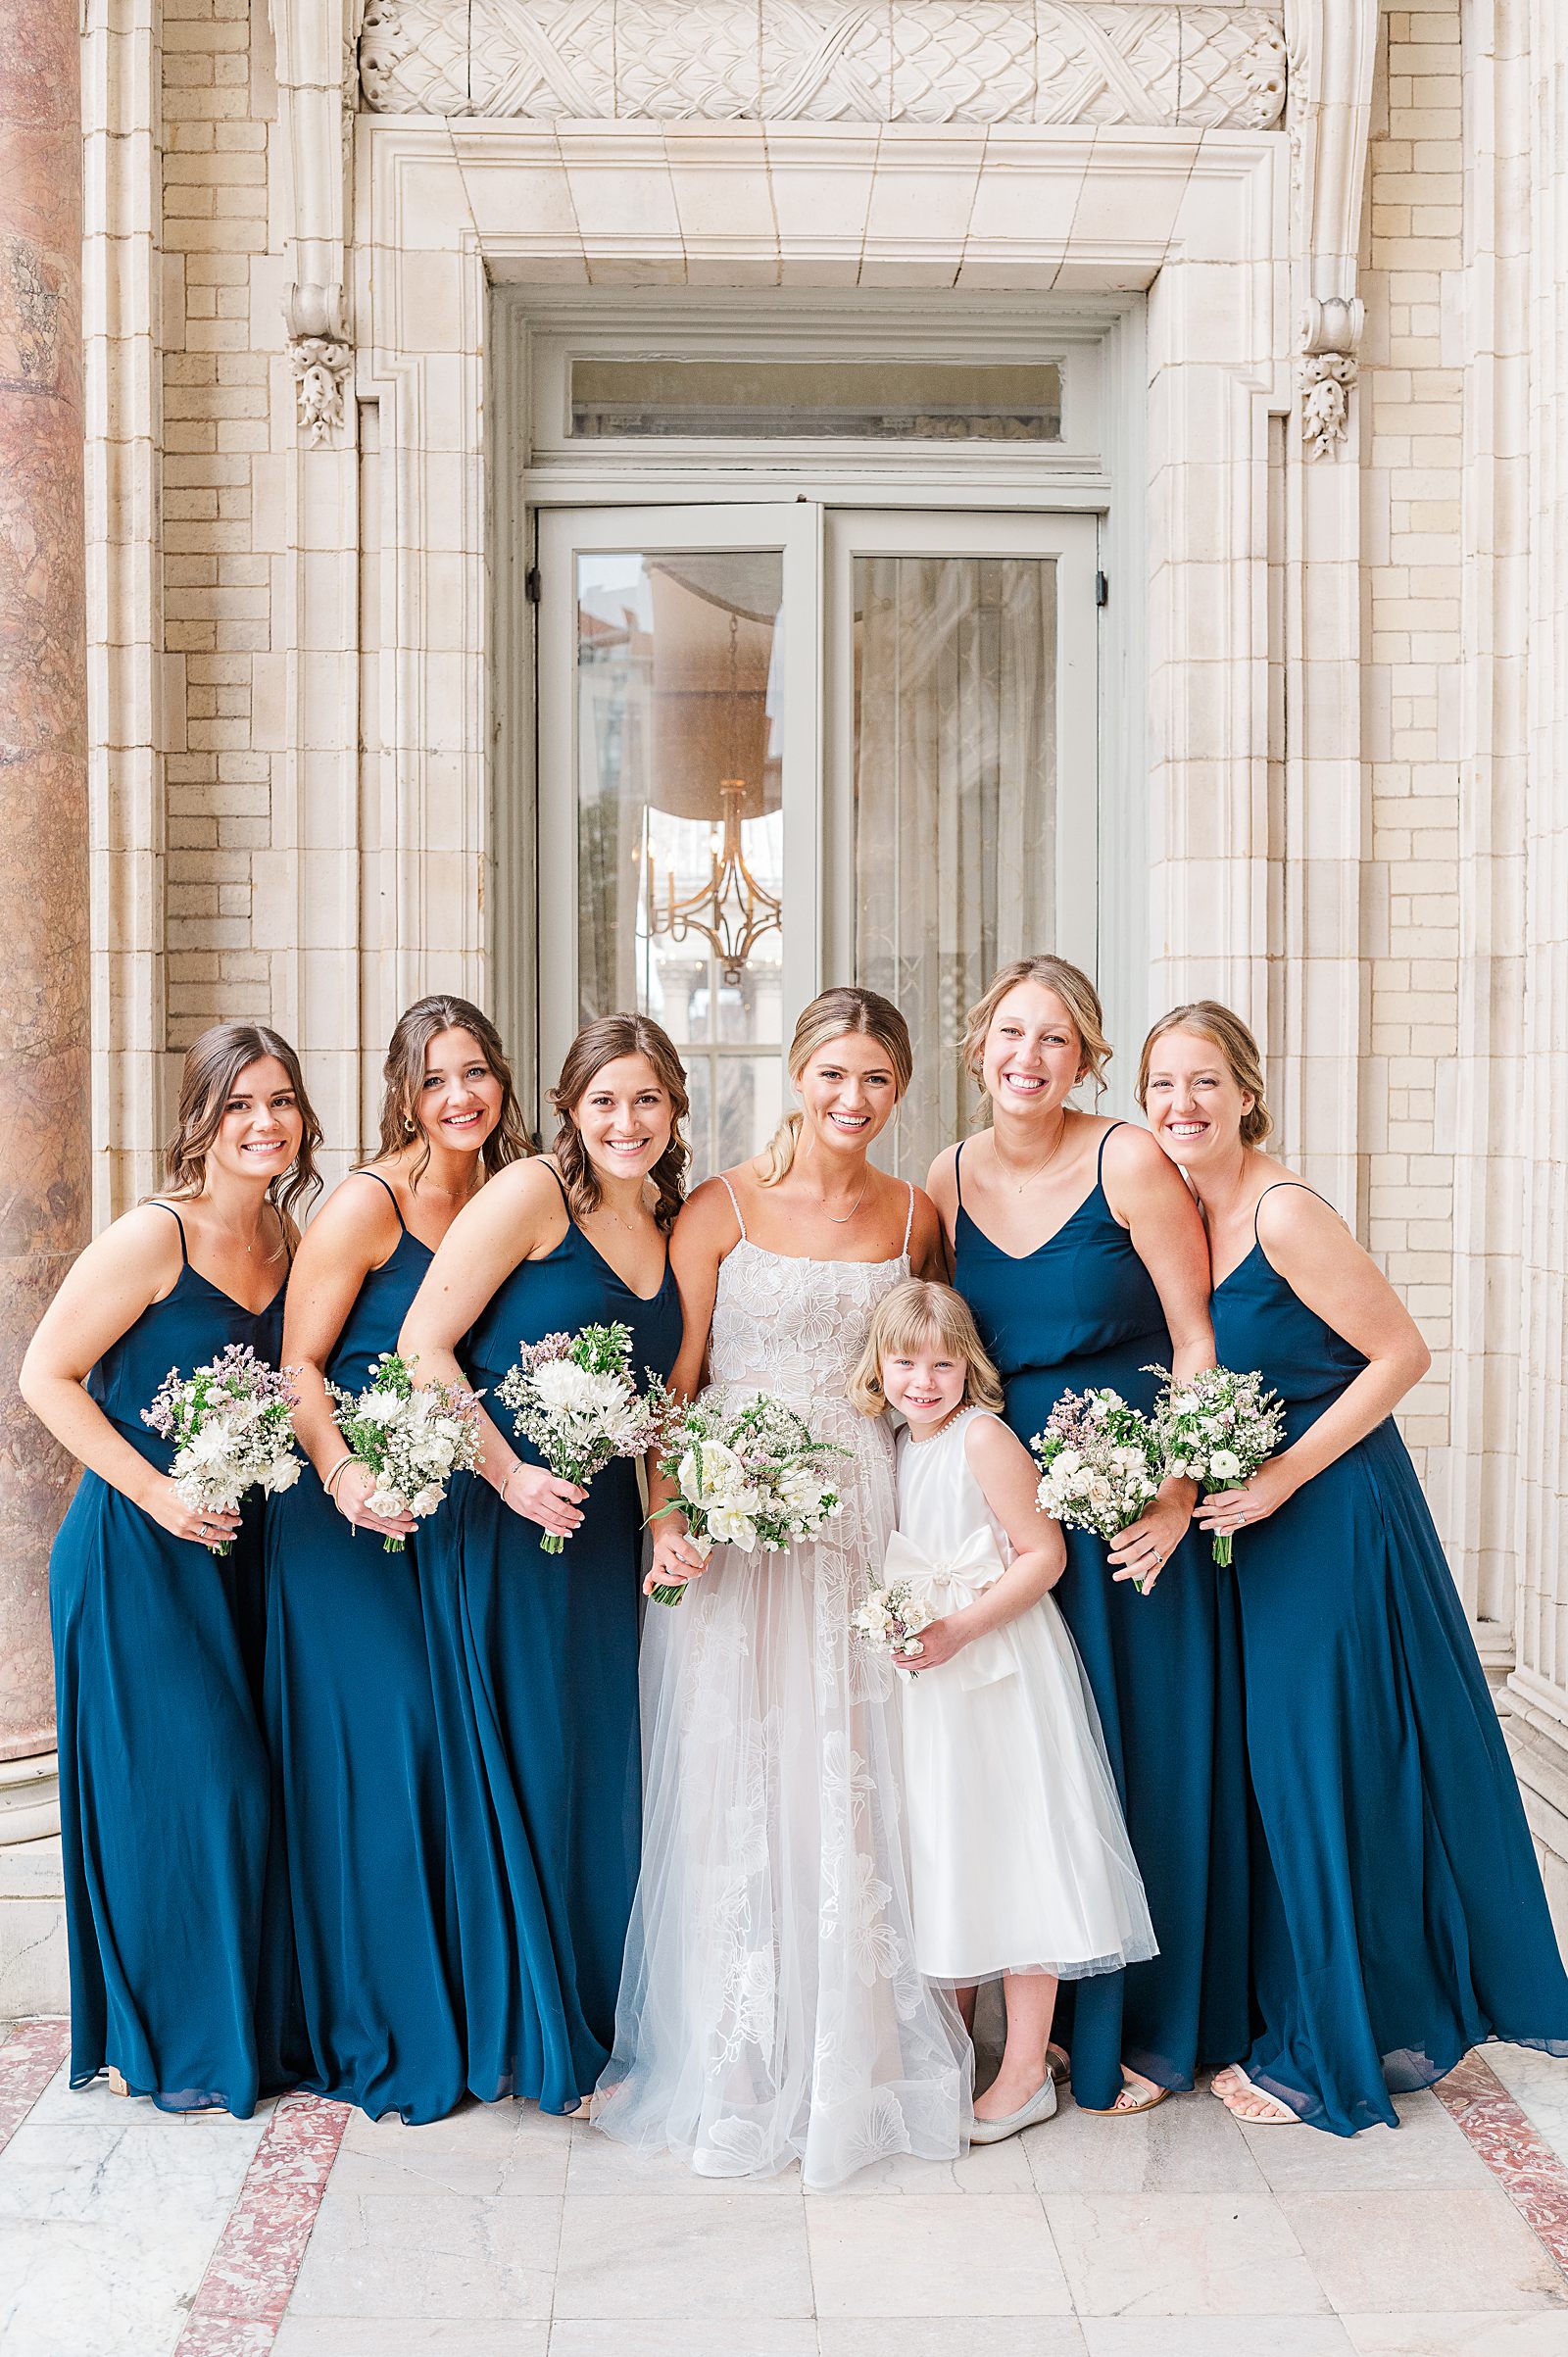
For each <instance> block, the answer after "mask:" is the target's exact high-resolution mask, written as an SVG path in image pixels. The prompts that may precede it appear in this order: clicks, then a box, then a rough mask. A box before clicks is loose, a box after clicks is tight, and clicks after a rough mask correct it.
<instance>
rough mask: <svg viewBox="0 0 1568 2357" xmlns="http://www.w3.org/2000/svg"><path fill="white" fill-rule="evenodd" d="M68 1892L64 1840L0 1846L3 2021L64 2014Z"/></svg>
mask: <svg viewBox="0 0 1568 2357" xmlns="http://www.w3.org/2000/svg"><path fill="white" fill-rule="evenodd" d="M67 2000H68V1989H67V1977H66V1893H65V1884H64V1881H63V1878H62V1876H61V1871H60V1841H59V1838H58V1836H57V1837H56V1838H55V1839H54V1840H53V1841H21V1842H16V1843H12V1844H7V1845H5V1846H3V1847H0V2023H4V2022H8V2021H20V2020H22V2019H24V2018H25V2016H27V2015H29V2014H35V2013H64V2012H65V2010H66V2006H67Z"/></svg>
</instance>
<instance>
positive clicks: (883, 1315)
mask: <svg viewBox="0 0 1568 2357" xmlns="http://www.w3.org/2000/svg"><path fill="white" fill-rule="evenodd" d="M925 1342H936V1343H939V1344H940V1345H941V1347H942V1349H943V1350H946V1351H948V1352H949V1353H950V1355H951V1356H952V1357H954V1358H961V1359H962V1360H963V1363H964V1369H965V1373H964V1378H963V1396H964V1399H966V1400H967V1401H968V1403H969V1404H970V1406H972V1407H988V1408H990V1410H991V1412H992V1414H993V1415H996V1414H999V1413H1000V1412H1001V1408H1002V1377H1001V1376H1000V1375H999V1374H998V1373H997V1370H996V1367H995V1365H994V1364H993V1362H992V1360H991V1358H990V1356H989V1355H988V1353H987V1350H986V1347H985V1344H984V1343H983V1342H982V1341H981V1340H980V1329H979V1327H978V1326H977V1325H976V1324H975V1322H974V1311H973V1310H972V1309H971V1308H970V1306H969V1304H968V1302H967V1301H965V1300H964V1298H963V1296H962V1294H961V1293H955V1292H954V1290H953V1287H952V1286H951V1285H937V1284H934V1283H933V1282H932V1281H931V1279H930V1278H928V1277H907V1278H906V1279H905V1281H904V1283H903V1284H902V1285H895V1286H894V1288H893V1291H892V1292H891V1293H888V1294H884V1295H883V1297H882V1299H881V1301H879V1302H878V1303H877V1305H876V1309H875V1312H874V1314H873V1316H872V1319H871V1331H870V1333H869V1334H868V1335H867V1336H866V1338H865V1349H864V1350H862V1351H861V1353H860V1363H859V1365H858V1367H857V1368H856V1370H855V1373H854V1374H853V1375H852V1376H851V1377H850V1399H851V1402H852V1404H853V1405H854V1406H856V1407H858V1409H859V1411H860V1413H861V1415H862V1416H879V1415H880V1414H881V1413H882V1410H883V1409H884V1408H885V1407H886V1405H887V1400H886V1399H885V1398H884V1397H883V1393H882V1361H883V1359H884V1358H889V1357H892V1356H894V1355H895V1354H897V1353H898V1352H901V1351H906V1350H918V1349H919V1347H920V1345H921V1344H922V1343H925Z"/></svg>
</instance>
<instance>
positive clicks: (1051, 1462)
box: [1029, 1389, 1166, 1595]
mask: <svg viewBox="0 0 1568 2357" xmlns="http://www.w3.org/2000/svg"><path fill="white" fill-rule="evenodd" d="M1029 1445H1030V1447H1031V1448H1032V1449H1033V1450H1034V1452H1035V1454H1036V1456H1037V1457H1038V1458H1039V1459H1040V1465H1041V1476H1040V1487H1039V1490H1038V1492H1037V1496H1038V1497H1039V1499H1040V1502H1041V1504H1042V1505H1043V1506H1044V1507H1045V1509H1046V1512H1047V1513H1048V1514H1050V1515H1052V1516H1053V1517H1054V1520H1056V1521H1057V1522H1062V1523H1066V1524H1067V1525H1068V1526H1069V1528H1071V1529H1073V1530H1077V1531H1093V1532H1094V1533H1095V1535H1096V1537H1097V1538H1100V1539H1114V1538H1115V1537H1116V1536H1117V1534H1118V1533H1119V1532H1121V1531H1124V1530H1125V1529H1126V1528H1127V1525H1128V1524H1129V1523H1130V1522H1136V1521H1137V1520H1138V1517H1139V1515H1140V1514H1142V1513H1143V1511H1144V1509H1145V1507H1146V1506H1149V1505H1152V1503H1153V1500H1154V1498H1155V1496H1156V1495H1157V1493H1158V1490H1159V1485H1160V1483H1161V1482H1162V1481H1163V1480H1164V1478H1165V1472H1166V1468H1165V1467H1164V1466H1162V1465H1161V1463H1160V1461H1159V1447H1158V1443H1157V1442H1156V1440H1155V1438H1154V1434H1153V1431H1152V1428H1151V1426H1150V1423H1149V1421H1148V1418H1147V1417H1145V1416H1141V1415H1140V1414H1139V1412H1138V1410H1137V1408H1136V1407H1129V1406H1128V1404H1127V1402H1126V1400H1125V1399H1123V1398H1122V1396H1121V1394H1120V1392H1113V1391H1110V1390H1108V1389H1107V1390H1103V1391H1096V1392H1063V1393H1062V1395H1061V1398H1060V1399H1058V1400H1057V1401H1056V1404H1055V1406H1054V1408H1053V1409H1052V1411H1051V1413H1050V1415H1049V1416H1048V1417H1047V1419H1046V1429H1045V1431H1044V1432H1041V1433H1037V1434H1036V1435H1035V1437H1034V1439H1033V1441H1031V1443H1030V1444H1029ZM1134 1585H1135V1587H1136V1588H1137V1589H1138V1591H1139V1594H1140V1595H1142V1593H1143V1582H1142V1581H1141V1580H1137V1581H1135V1582H1134Z"/></svg>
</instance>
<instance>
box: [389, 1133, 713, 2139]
mask: <svg viewBox="0 0 1568 2357" xmlns="http://www.w3.org/2000/svg"><path fill="white" fill-rule="evenodd" d="M546 1166H547V1167H549V1165H546ZM563 1192H564V1190H563ZM616 1319H618V1320H619V1321H620V1322H621V1323H622V1324H624V1325H626V1326H628V1327H630V1329H631V1333H632V1363H633V1365H634V1367H635V1368H636V1369H637V1370H638V1373H639V1375H640V1374H641V1371H642V1369H643V1368H645V1367H650V1368H652V1369H653V1370H654V1372H655V1373H656V1374H659V1375H663V1376H667V1375H668V1374H669V1372H670V1370H671V1369H672V1368H673V1366H674V1363H675V1359H676V1355H677V1353H678V1351H679V1349H680V1336H681V1313H680V1301H679V1296H678V1294H677V1292H676V1288H675V1281H674V1278H673V1275H672V1274H671V1272H670V1269H669V1266H668V1263H667V1259H666V1263H665V1269H664V1276H663V1281H662V1284H661V1286H660V1288H659V1291H658V1292H657V1293H656V1294H654V1295H653V1296H652V1297H651V1298H650V1299H647V1300H644V1299H643V1298H642V1296H640V1295H638V1294H636V1293H634V1292H633V1291H632V1290H631V1288H630V1287H629V1286H628V1285H627V1284H625V1282H624V1281H623V1280H622V1279H621V1278H620V1277H618V1276H617V1275H616V1274H615V1271H614V1270H613V1268H612V1267H611V1265H610V1263H609V1262H608V1261H607V1260H606V1259H605V1258H604V1256H603V1254H602V1253H601V1252H598V1250H597V1249H596V1248H595V1247H594V1246H593V1245H592V1244H591V1243H590V1242H589V1240H588V1238H587V1237H586V1236H585V1235H584V1234H583V1232H582V1230H581V1229H580V1228H579V1227H578V1226H577V1225H576V1223H575V1221H572V1220H568V1224H567V1228H566V1233H565V1235H564V1238H563V1239H562V1241H561V1243H560V1244H559V1245H557V1247H556V1249H555V1250H554V1252H549V1253H547V1254H546V1255H545V1256H544V1258H542V1259H539V1260H524V1261H522V1262H520V1263H519V1265H518V1266H517V1267H516V1268H515V1269H514V1270H513V1272H512V1274H511V1275H510V1276H509V1277H508V1278H507V1280H506V1282H505V1283H504V1284H503V1285H502V1286H500V1287H499V1288H498V1290H497V1292H496V1294H495V1295H494V1297H493V1299H492V1300H491V1301H490V1302H489V1304H488V1306H487V1307H486V1309H485V1310H484V1312H483V1314H482V1316H481V1317H480V1318H479V1319H478V1321H477V1322H476V1324H475V1325H474V1327H473V1329H472V1331H471V1332H470V1334H469V1335H468V1337H467V1339H466V1342H465V1343H464V1345H463V1346H462V1349H461V1351H460V1356H461V1358H462V1360H463V1363H464V1367H465V1371H466V1374H467V1375H468V1377H469V1380H470V1381H471V1382H472V1383H473V1385H474V1388H475V1389H476V1390H478V1391H481V1392H485V1393H493V1392H494V1390H495V1387H496V1385H497V1384H498V1383H499V1382H500V1380H501V1378H502V1376H503V1375H504V1374H505V1373H506V1372H507V1370H508V1368H509V1367H511V1366H513V1365H514V1364H515V1361H516V1357H517V1352H518V1350H519V1349H520V1347H521V1346H522V1345H523V1344H524V1343H532V1342H538V1341H540V1340H541V1339H542V1338H543V1337H544V1336H545V1335H547V1334H555V1333H572V1332H574V1331H575V1330H576V1329H577V1328H579V1327H581V1326H587V1325H602V1324H607V1323H609V1322H611V1321H613V1320H616ZM492 1413H494V1415H495V1417H496V1420H497V1422H498V1424H499V1425H500V1428H501V1430H502V1431H503V1432H506V1433H508V1434H509V1436H510V1433H511V1418H510V1417H509V1415H508V1414H507V1411H506V1410H505V1408H503V1407H501V1406H500V1404H499V1402H495V1401H492ZM515 1445H516V1447H517V1450H518V1453H519V1454H520V1455H521V1456H522V1457H524V1458H525V1459H526V1460H527V1461H530V1462H537V1461H538V1460H537V1457H536V1456H535V1454H534V1452H533V1451H532V1450H531V1449H529V1448H528V1446H527V1445H526V1443H523V1442H521V1441H519V1442H517V1443H516V1444H515ZM641 1526H642V1505H641V1502H640V1498H639V1494H638V1488H637V1474H636V1468H635V1466H634V1465H633V1464H632V1462H631V1460H630V1459H629V1458H615V1459H613V1460H612V1462H611V1463H610V1464H608V1465H607V1466H606V1467H605V1468H604V1470H603V1471H602V1472H601V1473H599V1474H598V1475H596V1477H595V1479H594V1482H593V1486H592V1488H591V1490H590V1492H589V1495H588V1500H587V1503H586V1505H585V1506H584V1508H583V1518H582V1521H581V1523H580V1524H579V1525H578V1527H577V1530H576V1531H575V1532H574V1534H573V1535H572V1537H571V1538H569V1539H568V1540H567V1541H566V1543H565V1547H564V1550H563V1551H562V1553H560V1554H559V1555H548V1554H546V1553H545V1552H544V1550H543V1547H542V1546H541V1541H542V1540H543V1537H544V1533H543V1532H542V1531H541V1530H540V1528H539V1526H538V1524H537V1523H533V1522H528V1521H526V1520H524V1518H523V1517H522V1516H521V1515H519V1514H517V1513H515V1512H514V1511H513V1509H512V1508H511V1507H510V1506H505V1505H503V1504H502V1502H501V1499H500V1498H499V1497H498V1495H497V1493H496V1491H495V1490H494V1489H493V1488H492V1487H491V1485H490V1484H489V1483H488V1482H486V1481H484V1480H483V1479H481V1478H480V1476H478V1475H477V1474H460V1475H459V1476H458V1477H457V1480H456V1481H455V1482H454V1484H453V1487H452V1491H451V1493H450V1495H449V1496H448V1498H447V1502H446V1504H445V1505H444V1506H443V1507H442V1508H441V1509H440V1510H439V1512H437V1513H436V1514H434V1515H433V1516H432V1517H431V1519H430V1521H429V1522H428V1523H427V1524H426V1525H425V1529H424V1532H423V1533H422V1534H421V1544H420V1547H419V1551H418V1573H419V1582H420V1586H421V1589H422V1592H423V1595H424V1601H425V1618H426V1623H427V1626H428V1628H429V1632H430V1665H431V1671H432V1675H433V1679H434V1684H435V1698H436V1714H437V1718H438V1721H439V1724H440V1730H441V1751H442V1763H443V1768H444V1772H445V1780H446V1792H447V1823H448V1829H449V1838H450V1841H451V1849H452V1869H453V1875H454V1880H455V1887H456V1899H457V1918H458V1938H459V1946H460V1952H461V1969H462V1981H463V1991H464V1999H465V2005H466V2021H467V2051H468V2085H469V2087H470V2088H471V2089H472V2091H473V2092H474V2093H475V2094H476V2095H478V2096H480V2097H482V2098H483V2099H484V2100H485V2101H487V2102H491V2101H495V2100H496V2099H498V2098H499V2097H501V2096H504V2095H516V2096H530V2097H536V2098H537V2099H538V2101H539V2104H540V2106H541V2108H542V2109H544V2110H546V2111H553V2112H568V2111H570V2110H571V2109H572V2108H573V2106H574V2105H575V2104H576V2102H577V2101H578V2099H579V2097H581V2096H583V2095H586V2094H588V2093H590V2092H591V2091H592V2089H593V2087H594V2085H595V2083H596V2081H597V2080H598V2078H599V2075H600V2073H601V2072H602V2071H603V2069H604V2067H605V2065H606V2063H607V2062H608V2061H609V2059H610V2049H611V2045H612V2043H613V2036H614V2024H615V1997H616V1992H617V1990H618V1988H619V1984H620V1961H621V1950H622V1948H623V1947H624V1945H625V1940H626V1925H627V1921H628V1918H629V1916H630V1913H631V1900H632V1892H633V1890H634V1888H635V1885H636V1879H637V1866H638V1852H639V1844H640V1836H641V1816H642V1753H641V1742H640V1737H639V1728H638V1708H637V1642H638V1604H639V1567H640V1561H641Z"/></svg>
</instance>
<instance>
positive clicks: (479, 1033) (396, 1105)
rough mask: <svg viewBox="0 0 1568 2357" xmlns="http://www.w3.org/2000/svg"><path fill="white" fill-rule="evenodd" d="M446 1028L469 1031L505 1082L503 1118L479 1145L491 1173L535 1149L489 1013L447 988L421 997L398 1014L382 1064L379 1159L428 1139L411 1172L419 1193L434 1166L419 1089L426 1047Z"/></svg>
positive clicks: (487, 1173) (411, 1181)
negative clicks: (452, 994) (421, 1114)
mask: <svg viewBox="0 0 1568 2357" xmlns="http://www.w3.org/2000/svg"><path fill="white" fill-rule="evenodd" d="M443 1031H466V1033H467V1034H468V1036H469V1038H470V1039H471V1040H472V1041H473V1042H474V1044H475V1045H476V1047H477V1048H478V1049H479V1051H480V1053H481V1055H482V1056H483V1057H484V1060H485V1062H486V1063H487V1064H488V1065H489V1067H490V1069H491V1071H492V1072H493V1073H494V1074H495V1076H496V1078H497V1080H499V1081H500V1083H501V1118H500V1119H499V1121H497V1123H496V1125H495V1128H494V1129H493V1130H492V1131H491V1132H490V1135H489V1136H488V1138H486V1140H485V1142H484V1144H483V1145H482V1146H481V1147H480V1149H479V1158H480V1160H481V1161H482V1162H483V1164H484V1174H485V1177H486V1178H494V1176H495V1174H496V1172H497V1171H498V1170H505V1168H506V1166H507V1164H508V1163H509V1162H520V1161H521V1160H522V1158H523V1156H524V1155H525V1154H532V1153H533V1147H532V1146H531V1145H530V1144H529V1141H528V1134H527V1132H526V1130H525V1129H524V1128H523V1125H522V1109H521V1107H520V1106H519V1105H518V1103H517V1094H516V1091H515V1088H514V1087H513V1083H512V1066H511V1064H510V1063H509V1062H508V1060H507V1052H506V1050H505V1048H503V1046H502V1045H501V1034H500V1032H499V1031H498V1030H497V1029H496V1027H495V1025H494V1023H492V1022H491V1020H490V1017H489V1016H488V1015H487V1014H482V1013H481V1012H480V1010H479V1008H478V1007H475V1006H474V1005H473V1004H472V1002H471V1001H470V1000H468V999H454V998H450V997H448V996H447V995H446V994H445V993H439V994H437V995H436V996H435V997H434V998H429V999H416V1000H415V1002H414V1005H413V1006H412V1007H405V1009H404V1011H403V1013H402V1014H400V1015H399V1017H398V1019H397V1025H396V1027H395V1029H394V1031H393V1033H392V1037H391V1038H390V1040H388V1042H387V1049H386V1061H385V1063H384V1064H383V1065H382V1066H381V1078H382V1080H383V1082H384V1083H385V1087H384V1089H383V1091H382V1096H381V1143H380V1145H379V1146H378V1147H377V1148H376V1159H377V1160H378V1161H386V1160H389V1159H390V1158H391V1156H392V1155H393V1154H401V1153H402V1152H403V1151H404V1149H405V1148H406V1147H407V1145H408V1143H409V1140H410V1139H411V1138H417V1137H422V1138H423V1139H424V1152H423V1153H422V1154H420V1155H419V1158H418V1160H417V1162H415V1164H414V1165H413V1167H412V1168H411V1170H410V1172H409V1192H410V1194H411V1195H413V1194H417V1192H418V1186H419V1180H420V1177H421V1176H422V1174H423V1173H424V1171H426V1170H427V1169H428V1168H429V1166H430V1140H429V1136H428V1133H427V1132H426V1131H425V1130H424V1128H423V1126H422V1124H421V1122H420V1120H419V1092H420V1090H421V1089H422V1088H423V1086H424V1058H425V1052H426V1050H427V1049H428V1048H429V1045H430V1042H431V1041H432V1040H433V1039H439V1038H440V1036H441V1034H442V1032H443Z"/></svg>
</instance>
